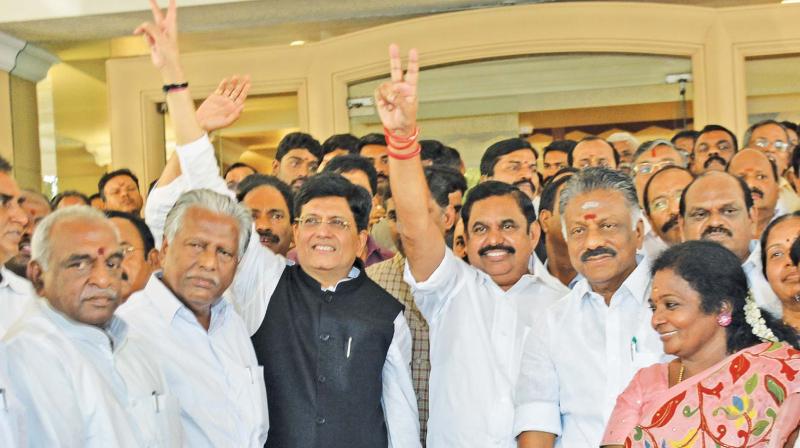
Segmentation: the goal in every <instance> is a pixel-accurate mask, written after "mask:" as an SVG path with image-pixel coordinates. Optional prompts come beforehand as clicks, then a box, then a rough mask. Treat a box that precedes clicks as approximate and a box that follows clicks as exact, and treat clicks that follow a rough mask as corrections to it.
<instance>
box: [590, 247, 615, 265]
mask: <svg viewBox="0 0 800 448" xmlns="http://www.w3.org/2000/svg"><path fill="white" fill-rule="evenodd" d="M600 255H611V256H612V257H616V256H617V251H615V250H614V249H612V248H610V247H598V248H596V249H589V250H587V251H586V252H584V253H583V254H581V261H582V262H584V263H585V262H587V261H588V260H589V258H592V257H597V256H600Z"/></svg>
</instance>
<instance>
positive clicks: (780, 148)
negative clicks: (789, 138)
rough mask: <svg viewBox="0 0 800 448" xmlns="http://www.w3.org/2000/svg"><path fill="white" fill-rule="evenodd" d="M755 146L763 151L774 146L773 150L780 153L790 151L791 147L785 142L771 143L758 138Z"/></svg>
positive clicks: (776, 141)
mask: <svg viewBox="0 0 800 448" xmlns="http://www.w3.org/2000/svg"><path fill="white" fill-rule="evenodd" d="M753 144H755V145H756V146H757V147H759V148H761V149H767V148H769V147H770V146H772V147H773V148H775V149H777V150H778V151H780V152H786V151H788V150H789V147H790V146H791V145H789V144H788V143H786V142H785V141H783V140H775V141H774V142H770V141H769V140H767V139H765V138H757V139H756V141H755V142H753Z"/></svg>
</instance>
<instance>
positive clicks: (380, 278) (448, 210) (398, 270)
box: [367, 166, 466, 443]
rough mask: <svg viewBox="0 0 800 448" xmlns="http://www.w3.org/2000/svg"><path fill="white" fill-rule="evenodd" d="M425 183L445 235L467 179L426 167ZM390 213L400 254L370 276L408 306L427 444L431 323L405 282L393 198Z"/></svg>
mask: <svg viewBox="0 0 800 448" xmlns="http://www.w3.org/2000/svg"><path fill="white" fill-rule="evenodd" d="M425 180H426V181H427V184H428V188H429V189H430V194H431V197H432V198H433V201H434V204H435V207H432V209H431V213H432V214H433V216H434V217H435V219H434V220H433V222H434V224H435V225H436V227H437V228H438V229H439V230H440V231H441V233H442V235H444V234H445V232H446V229H447V228H448V227H454V223H455V222H456V220H457V219H458V213H457V212H456V211H455V209H454V208H453V207H452V206H451V204H450V195H451V194H452V193H453V192H456V191H459V189H460V188H462V187H464V186H465V185H466V180H465V179H464V176H462V175H461V173H459V172H458V171H455V170H453V169H449V168H445V167H437V166H433V167H426V168H425ZM389 191H390V192H391V190H389ZM386 210H387V212H386V214H387V216H388V217H389V223H390V231H391V235H392V239H393V240H394V244H395V247H397V248H398V253H397V255H395V256H394V257H392V258H391V259H390V260H386V261H384V262H382V263H378V264H375V265H373V266H370V267H369V268H367V275H369V277H370V278H371V279H373V280H374V281H375V283H377V284H379V285H380V286H381V287H382V288H384V289H385V290H386V291H387V292H389V294H391V295H392V296H394V298H396V299H397V300H398V301H399V302H400V303H402V304H403V306H405V307H406V309H405V316H406V320H407V321H408V325H409V327H410V328H411V335H412V338H413V350H412V352H411V378H412V379H413V380H414V392H415V393H416V395H417V406H418V408H419V423H420V440H421V441H422V443H425V438H426V434H427V423H428V378H429V376H430V371H431V364H430V354H429V353H430V349H429V338H428V334H429V328H428V322H427V321H425V318H424V317H423V315H422V313H421V312H420V310H419V308H418V307H417V305H416V303H414V298H413V296H412V295H411V289H410V288H409V286H408V283H406V282H404V281H403V271H404V268H405V265H406V257H405V255H404V254H403V242H402V241H401V238H400V232H399V231H398V229H397V209H396V207H395V203H394V199H393V198H391V197H390V198H389V199H387V200H386Z"/></svg>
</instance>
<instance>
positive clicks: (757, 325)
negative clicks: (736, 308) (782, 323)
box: [744, 293, 778, 342]
mask: <svg viewBox="0 0 800 448" xmlns="http://www.w3.org/2000/svg"><path fill="white" fill-rule="evenodd" d="M744 319H745V320H746V321H747V323H748V324H749V325H750V327H751V328H752V330H753V334H754V335H755V336H756V337H757V338H759V339H761V340H762V341H764V342H778V338H776V337H775V334H773V333H772V330H770V329H769V327H767V322H766V321H765V320H764V316H762V315H761V308H759V307H758V305H757V304H756V301H755V300H754V299H753V295H752V294H750V293H747V298H746V299H745V305H744Z"/></svg>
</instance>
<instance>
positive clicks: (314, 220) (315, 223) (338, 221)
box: [295, 215, 350, 230]
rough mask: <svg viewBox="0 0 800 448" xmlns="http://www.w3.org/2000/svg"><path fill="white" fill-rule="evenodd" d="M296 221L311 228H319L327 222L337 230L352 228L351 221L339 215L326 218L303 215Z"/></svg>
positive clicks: (305, 227)
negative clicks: (338, 216)
mask: <svg viewBox="0 0 800 448" xmlns="http://www.w3.org/2000/svg"><path fill="white" fill-rule="evenodd" d="M295 221H296V222H297V224H299V225H300V227H302V228H304V229H309V230H310V229H317V228H319V227H320V226H322V224H327V225H329V226H330V227H332V228H334V229H335V230H347V229H349V228H350V223H349V222H348V221H346V220H344V219H342V218H337V217H333V218H328V219H327V220H325V219H322V218H321V217H319V216H313V215H312V216H301V217H299V218H296V219H295Z"/></svg>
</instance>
